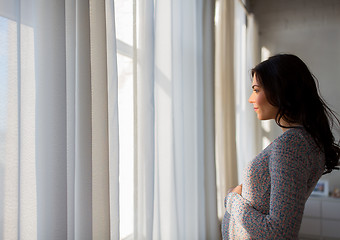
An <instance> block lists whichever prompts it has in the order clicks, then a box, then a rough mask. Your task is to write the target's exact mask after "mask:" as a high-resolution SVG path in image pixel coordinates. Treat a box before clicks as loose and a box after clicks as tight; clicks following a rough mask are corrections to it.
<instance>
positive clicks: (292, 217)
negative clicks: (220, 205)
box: [226, 135, 308, 239]
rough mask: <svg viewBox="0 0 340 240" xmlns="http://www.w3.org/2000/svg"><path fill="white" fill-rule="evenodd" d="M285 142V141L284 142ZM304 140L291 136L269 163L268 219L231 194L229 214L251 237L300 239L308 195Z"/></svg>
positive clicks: (281, 142)
mask: <svg viewBox="0 0 340 240" xmlns="http://www.w3.org/2000/svg"><path fill="white" fill-rule="evenodd" d="M281 140H282V139H281ZM306 149H307V147H306V146H305V145H304V142H303V140H302V139H301V137H298V136H295V135H293V136H290V138H289V141H288V140H287V139H286V140H285V141H278V142H277V143H276V144H275V145H274V146H273V151H272V154H271V156H270V159H269V172H270V177H271V192H270V209H269V214H268V215H264V214H262V213H261V212H259V211H257V210H256V209H254V208H253V207H252V206H251V204H250V203H249V202H248V201H247V200H246V199H244V198H242V196H241V195H239V194H237V193H235V192H231V193H229V194H228V196H227V199H226V202H227V211H228V212H229V214H230V215H232V216H233V218H234V219H236V221H237V222H239V223H240V224H241V225H242V226H243V227H244V228H245V229H246V230H247V232H248V233H249V234H250V236H252V237H255V238H260V239H292V238H293V237H296V236H297V234H298V231H299V228H300V223H301V219H302V214H303V208H304V204H305V194H306V192H307V178H308V177H307V174H306V166H307V165H306V161H305V158H303V154H301V151H303V150H304V151H306Z"/></svg>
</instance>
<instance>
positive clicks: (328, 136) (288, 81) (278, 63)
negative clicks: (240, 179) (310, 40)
mask: <svg viewBox="0 0 340 240" xmlns="http://www.w3.org/2000/svg"><path fill="white" fill-rule="evenodd" d="M251 75H252V77H254V75H256V80H257V82H258V83H259V84H260V85H261V86H262V87H263V89H264V92H265V94H266V97H267V100H268V102H269V103H270V104H272V105H273V106H276V107H278V113H277V115H276V118H275V121H276V123H277V124H278V125H279V126H280V127H284V126H282V125H280V120H281V119H283V120H284V121H286V122H288V123H293V124H301V125H303V127H304V128H305V129H306V131H307V132H309V134H310V135H311V136H312V137H313V139H314V141H315V142H316V144H317V145H318V147H320V149H321V150H322V151H323V152H324V153H325V159H326V163H325V171H324V174H326V173H329V172H331V171H332V170H333V169H339V168H337V167H336V166H338V165H339V158H340V147H339V142H338V143H336V142H335V138H334V136H333V134H332V131H331V128H332V127H333V125H334V123H336V124H338V126H339V125H340V124H339V123H340V122H339V119H338V118H337V117H336V116H335V113H334V112H333V111H332V110H331V109H330V108H329V107H328V106H327V104H326V103H325V101H324V100H323V99H322V98H321V97H320V95H319V92H318V81H317V79H316V78H315V77H314V75H313V74H312V73H311V72H310V71H309V69H308V67H307V66H306V64H305V63H304V62H303V61H302V60H301V59H300V58H298V57H297V56H295V55H291V54H279V55H275V56H272V57H270V58H269V59H268V60H266V61H264V62H261V63H260V64H258V65H257V66H256V67H255V68H253V69H252V71H251Z"/></svg>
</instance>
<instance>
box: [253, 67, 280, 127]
mask: <svg viewBox="0 0 340 240" xmlns="http://www.w3.org/2000/svg"><path fill="white" fill-rule="evenodd" d="M252 89H253V92H252V94H251V95H250V97H249V99H248V101H249V103H251V104H253V107H254V110H255V112H256V114H257V118H258V119H259V120H269V119H275V117H276V114H277V113H278V107H275V106H273V105H271V104H270V103H269V102H268V100H267V97H266V94H265V91H264V89H263V88H262V86H261V85H260V84H259V83H258V82H257V79H256V74H254V76H253V82H252Z"/></svg>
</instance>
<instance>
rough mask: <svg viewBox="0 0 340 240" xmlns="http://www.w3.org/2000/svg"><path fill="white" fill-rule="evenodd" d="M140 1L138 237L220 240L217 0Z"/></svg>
mask: <svg viewBox="0 0 340 240" xmlns="http://www.w3.org/2000/svg"><path fill="white" fill-rule="evenodd" d="M138 3H139V7H138V9H139V18H137V20H138V21H139V24H138V28H139V33H138V52H137V55H138V66H139V69H140V71H139V72H138V74H139V75H138V76H137V82H138V83H137V96H138V97H137V99H138V100H137V108H138V114H137V118H138V127H137V129H138V132H137V135H138V157H137V162H138V165H137V167H138V169H137V172H138V181H137V182H138V187H137V192H138V194H137V195H136V201H137V209H136V212H137V213H138V216H137V217H136V218H135V238H136V239H218V235H219V230H218V221H217V210H216V183H215V160H214V159H215V158H214V119H213V109H214V108H213V76H214V74H213V70H214V68H213V66H214V65H213V63H214V58H213V27H214V25H213V17H214V2H213V1H206V0H198V1H194V0H191V1H181V0H172V1H162V0H157V1H153V0H142V1H139V2H138ZM153 12H154V14H153Z"/></svg>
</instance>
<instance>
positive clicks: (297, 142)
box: [272, 128, 316, 154]
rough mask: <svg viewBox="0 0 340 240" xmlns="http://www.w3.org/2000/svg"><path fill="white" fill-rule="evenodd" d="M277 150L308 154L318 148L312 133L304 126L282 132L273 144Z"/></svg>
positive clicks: (273, 148)
mask: <svg viewBox="0 0 340 240" xmlns="http://www.w3.org/2000/svg"><path fill="white" fill-rule="evenodd" d="M272 145H273V146H272V150H274V151H275V152H277V153H278V152H282V153H284V152H286V151H288V152H289V153H290V154H294V153H299V154H308V152H310V151H312V150H313V149H315V148H316V144H315V142H314V140H313V139H312V137H311V136H310V134H309V133H308V132H307V131H306V130H305V129H304V128H291V129H288V130H287V131H286V132H284V133H283V134H281V135H280V136H279V137H278V138H277V139H275V140H274V142H273V144H272Z"/></svg>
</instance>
